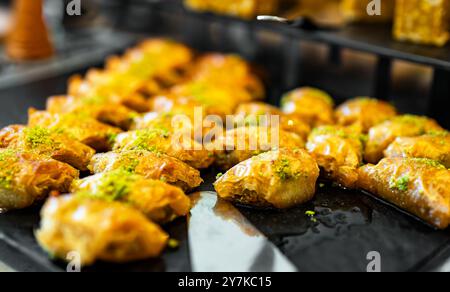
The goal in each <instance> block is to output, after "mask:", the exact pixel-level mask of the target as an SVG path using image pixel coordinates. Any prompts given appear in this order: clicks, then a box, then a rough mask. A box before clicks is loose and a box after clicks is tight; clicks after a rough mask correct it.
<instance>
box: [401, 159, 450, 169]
mask: <svg viewBox="0 0 450 292" xmlns="http://www.w3.org/2000/svg"><path fill="white" fill-rule="evenodd" d="M410 160H411V161H413V162H418V163H421V164H424V165H427V166H431V167H434V168H438V169H446V167H445V166H444V165H442V164H441V163H440V162H439V161H436V160H432V159H428V158H410Z"/></svg>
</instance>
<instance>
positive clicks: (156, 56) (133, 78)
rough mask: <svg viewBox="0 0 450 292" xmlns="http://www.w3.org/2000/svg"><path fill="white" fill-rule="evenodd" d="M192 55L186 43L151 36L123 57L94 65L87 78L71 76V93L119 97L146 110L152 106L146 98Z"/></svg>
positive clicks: (141, 110)
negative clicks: (102, 67) (99, 66)
mask: <svg viewBox="0 0 450 292" xmlns="http://www.w3.org/2000/svg"><path fill="white" fill-rule="evenodd" d="M167 56H170V58H167ZM192 58H193V54H192V52H191V51H190V49H189V48H187V47H186V46H184V45H181V44H178V43H175V42H172V41H168V40H162V39H153V40H148V41H145V42H143V43H141V44H140V45H139V46H137V47H135V48H133V49H130V50H129V51H127V53H126V54H125V55H124V56H123V57H121V58H112V59H110V60H109V61H108V63H107V66H106V69H105V70H97V69H92V70H89V72H88V73H87V75H86V77H85V78H84V79H83V78H80V77H79V76H75V77H74V78H72V79H71V80H70V82H69V95H72V96H76V97H83V96H102V97H105V98H113V99H114V100H117V98H119V99H120V101H121V103H122V104H123V105H125V106H127V107H129V108H132V109H134V110H136V111H138V112H145V111H148V110H149V109H148V107H147V106H148V105H147V103H146V98H147V97H148V96H149V95H153V94H157V93H158V92H159V90H161V88H160V87H161V86H163V84H160V83H166V82H168V79H170V78H172V77H173V75H176V74H177V72H178V70H179V69H182V68H184V67H185V66H188V65H189V64H190V63H191V61H192ZM169 85H171V84H169ZM155 91H156V92H155Z"/></svg>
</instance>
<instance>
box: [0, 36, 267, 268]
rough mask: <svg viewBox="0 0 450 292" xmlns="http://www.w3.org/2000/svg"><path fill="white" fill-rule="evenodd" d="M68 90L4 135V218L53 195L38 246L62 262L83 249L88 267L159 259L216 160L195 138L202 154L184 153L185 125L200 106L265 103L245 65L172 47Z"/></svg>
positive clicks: (227, 108)
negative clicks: (179, 120)
mask: <svg viewBox="0 0 450 292" xmlns="http://www.w3.org/2000/svg"><path fill="white" fill-rule="evenodd" d="M69 91H70V93H71V95H70V96H66V95H62V96H56V97H51V98H49V100H48V103H47V110H45V111H38V110H35V109H31V110H30V111H29V121H28V124H27V125H12V126H9V127H6V128H4V129H3V130H1V131H0V166H1V167H0V209H6V210H15V209H22V208H27V207H29V206H32V205H34V204H38V203H40V202H42V201H44V200H45V199H46V198H47V197H48V196H50V197H51V198H50V199H49V200H48V201H47V203H46V204H45V206H44V208H43V209H42V222H41V228H40V229H39V231H38V232H37V233H36V234H37V238H38V240H39V242H40V244H41V245H42V246H43V247H44V249H45V250H46V251H49V252H50V253H52V254H53V255H55V256H57V257H59V258H65V257H66V255H67V253H68V252H69V251H77V252H79V253H80V256H81V260H82V264H83V265H89V264H92V263H94V262H95V261H96V260H104V261H111V262H126V261H131V260H139V259H145V258H151V257H156V256H159V255H160V254H161V252H162V251H163V250H164V248H165V247H166V246H167V245H168V244H169V242H170V241H169V235H168V234H167V233H166V232H165V231H164V230H163V227H164V224H166V223H169V222H171V221H173V220H175V219H176V218H178V217H180V216H185V215H187V213H188V212H189V209H190V199H189V197H188V196H187V195H186V193H189V192H191V191H193V190H194V189H195V188H196V187H198V186H199V185H200V184H201V183H202V178H201V176H200V171H199V169H204V168H207V167H209V166H210V165H211V164H212V163H213V162H214V159H215V153H214V152H212V151H209V150H206V149H205V148H204V147H203V145H202V144H201V143H200V142H199V141H197V140H196V138H200V139H201V138H202V137H195V136H194V135H189V136H188V139H189V141H190V143H191V144H192V148H189V149H188V148H186V149H185V148H179V146H180V145H178V144H176V142H177V141H175V140H174V139H172V138H173V137H174V136H175V135H177V134H178V133H179V132H180V131H182V130H183V129H182V128H178V127H177V126H174V125H173V123H172V118H173V117H174V116H176V115H177V114H184V115H186V116H188V117H190V118H192V119H193V118H194V112H195V111H196V110H195V109H196V108H200V111H201V113H202V114H206V113H211V114H218V115H223V116H225V115H228V114H232V113H233V112H234V110H235V108H236V107H237V105H238V104H239V103H240V102H250V101H253V100H257V99H261V98H263V97H264V88H263V86H262V84H261V81H260V80H259V79H258V78H257V77H256V76H255V75H254V74H253V73H252V72H251V67H250V66H249V64H248V63H247V62H245V61H244V60H242V59H241V58H239V57H238V56H233V55H221V54H208V55H202V56H196V55H195V54H194V53H193V51H192V50H191V49H190V48H188V47H186V46H184V45H182V44H178V43H175V42H172V41H168V40H162V39H152V40H148V41H144V42H142V43H141V44H139V45H138V46H136V47H135V48H133V49H130V50H128V51H127V52H126V53H125V54H124V55H123V56H114V57H111V58H109V59H108V61H107V64H106V67H105V68H104V69H95V70H94V69H93V70H90V71H89V72H88V74H87V75H86V76H85V77H81V76H75V77H73V78H71V80H70V84H69ZM172 142H174V143H172ZM84 173H90V174H92V175H91V176H89V177H86V178H84V179H80V174H84ZM66 193H69V195H64V196H60V195H63V194H66ZM172 243H173V241H172Z"/></svg>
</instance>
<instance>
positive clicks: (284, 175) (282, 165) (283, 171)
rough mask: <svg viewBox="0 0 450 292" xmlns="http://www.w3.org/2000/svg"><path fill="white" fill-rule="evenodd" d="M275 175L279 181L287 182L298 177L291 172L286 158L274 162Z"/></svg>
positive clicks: (298, 174) (297, 174)
mask: <svg viewBox="0 0 450 292" xmlns="http://www.w3.org/2000/svg"><path fill="white" fill-rule="evenodd" d="M275 174H276V175H277V176H278V177H279V178H280V179H281V180H289V179H292V178H298V177H299V176H300V173H294V172H293V171H292V167H291V163H290V162H289V160H288V159H286V158H283V159H281V160H279V161H277V162H276V165H275Z"/></svg>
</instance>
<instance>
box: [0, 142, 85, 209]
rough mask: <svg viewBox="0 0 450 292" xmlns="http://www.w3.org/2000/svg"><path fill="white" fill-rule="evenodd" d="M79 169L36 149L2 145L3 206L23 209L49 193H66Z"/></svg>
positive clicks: (0, 203)
mask: <svg viewBox="0 0 450 292" xmlns="http://www.w3.org/2000/svg"><path fill="white" fill-rule="evenodd" d="M78 177H79V172H78V171H77V170H76V169H75V168H73V167H71V166H70V165H68V164H65V163H62V162H59V161H56V160H53V159H50V158H45V157H42V156H40V155H37V154H34V153H26V152H20V151H16V150H13V149H0V209H6V210H16V209H24V208H27V207H30V206H32V205H33V204H35V203H37V202H39V201H42V200H44V199H45V198H46V197H47V196H48V195H49V194H50V193H55V194H57V193H66V192H68V191H69V188H70V185H71V183H72V182H73V180H75V179H77V178H78Z"/></svg>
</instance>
